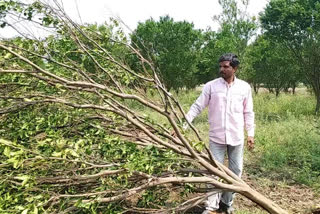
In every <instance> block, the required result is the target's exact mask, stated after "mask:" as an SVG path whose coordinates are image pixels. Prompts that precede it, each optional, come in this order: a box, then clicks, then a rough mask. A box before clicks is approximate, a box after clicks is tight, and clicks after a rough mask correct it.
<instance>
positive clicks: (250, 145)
mask: <svg viewBox="0 0 320 214" xmlns="http://www.w3.org/2000/svg"><path fill="white" fill-rule="evenodd" d="M247 144H248V149H249V151H252V150H253V149H254V138H253V137H248V138H247Z"/></svg>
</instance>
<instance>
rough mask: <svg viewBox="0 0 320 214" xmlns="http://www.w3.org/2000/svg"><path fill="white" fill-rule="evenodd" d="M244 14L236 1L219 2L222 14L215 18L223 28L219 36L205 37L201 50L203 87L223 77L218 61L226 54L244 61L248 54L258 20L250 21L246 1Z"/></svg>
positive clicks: (205, 35) (206, 35)
mask: <svg viewBox="0 0 320 214" xmlns="http://www.w3.org/2000/svg"><path fill="white" fill-rule="evenodd" d="M242 3H243V5H242V6H243V7H244V10H242V9H240V8H239V6H238V3H237V1H235V0H219V4H220V5H221V7H222V13H221V14H220V15H218V16H214V21H216V22H218V23H219V25H220V27H219V29H218V31H217V32H214V31H211V30H208V31H207V32H205V33H204V42H203V43H204V46H203V48H202V50H201V61H200V63H199V65H198V66H199V73H198V75H199V76H201V77H202V78H201V83H205V82H207V81H209V80H212V79H213V78H215V77H218V76H219V73H218V71H219V67H218V63H217V59H219V57H220V56H221V55H222V54H224V53H226V52H233V53H236V54H237V55H238V56H239V58H240V59H242V57H243V54H244V53H245V51H246V48H247V45H248V43H249V40H250V39H251V38H252V37H253V36H254V35H255V32H256V28H257V23H256V20H255V17H249V16H248V14H247V12H246V7H247V5H248V4H249V1H243V2H242Z"/></svg>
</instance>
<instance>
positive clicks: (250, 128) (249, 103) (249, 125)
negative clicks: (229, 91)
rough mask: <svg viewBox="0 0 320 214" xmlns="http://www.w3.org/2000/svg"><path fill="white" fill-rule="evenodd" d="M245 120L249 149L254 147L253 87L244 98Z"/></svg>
mask: <svg viewBox="0 0 320 214" xmlns="http://www.w3.org/2000/svg"><path fill="white" fill-rule="evenodd" d="M243 114H244V122H245V128H246V131H247V134H248V139H247V144H248V148H249V150H252V149H253V148H254V128H255V124H254V112H253V99H252V92H251V88H249V90H248V93H247V96H246V98H245V100H244V112H243Z"/></svg>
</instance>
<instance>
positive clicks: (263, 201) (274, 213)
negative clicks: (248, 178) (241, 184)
mask: <svg viewBox="0 0 320 214" xmlns="http://www.w3.org/2000/svg"><path fill="white" fill-rule="evenodd" d="M241 194H242V195H244V196H245V197H247V198H249V199H250V200H252V201H254V202H255V203H257V204H258V205H260V206H261V207H263V208H264V209H265V210H266V211H268V212H269V213H271V214H288V212H287V211H285V210H283V209H282V208H281V207H279V206H278V205H277V204H276V203H274V202H273V201H271V200H270V199H268V198H266V197H265V196H263V195H261V194H260V193H258V192H257V191H255V190H253V189H251V188H250V187H247V188H246V190H245V191H244V192H241Z"/></svg>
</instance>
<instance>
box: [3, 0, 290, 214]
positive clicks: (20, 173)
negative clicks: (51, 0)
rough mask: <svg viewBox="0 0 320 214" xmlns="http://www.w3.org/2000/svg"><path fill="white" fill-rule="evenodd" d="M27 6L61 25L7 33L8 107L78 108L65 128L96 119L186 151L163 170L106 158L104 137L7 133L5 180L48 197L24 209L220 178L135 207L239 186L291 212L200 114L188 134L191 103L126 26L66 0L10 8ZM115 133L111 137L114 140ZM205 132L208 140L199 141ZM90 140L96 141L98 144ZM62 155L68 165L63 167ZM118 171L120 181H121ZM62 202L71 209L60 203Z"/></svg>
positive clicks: (141, 143) (95, 123) (102, 200)
mask: <svg viewBox="0 0 320 214" xmlns="http://www.w3.org/2000/svg"><path fill="white" fill-rule="evenodd" d="M21 11H29V12H30V13H26V14H27V17H26V19H28V20H31V21H32V18H33V17H37V16H38V17H39V16H40V18H41V20H42V23H40V24H41V26H45V27H49V28H51V29H52V28H53V29H54V31H55V34H54V35H53V36H49V37H47V38H45V39H39V40H35V39H28V38H25V39H20V38H17V39H14V40H2V41H1V43H0V49H1V50H2V53H1V55H2V56H3V59H4V60H3V61H2V68H1V69H0V74H1V76H2V78H3V79H2V81H3V82H2V83H1V84H2V86H3V88H4V90H5V93H2V95H1V100H2V101H1V109H0V112H1V115H7V114H11V113H14V112H21V111H23V110H24V109H26V108H32V107H39V106H40V107H41V106H44V107H45V108H56V110H59V111H60V110H61V111H63V110H68V109H76V110H77V111H78V114H77V120H74V121H73V122H72V124H63V125H60V126H57V129H61V128H63V127H74V126H76V125H83V124H85V127H94V128H95V130H102V131H103V132H106V133H108V134H109V136H120V137H121V138H122V139H125V141H119V140H118V138H117V140H118V141H117V142H118V143H119V142H120V143H121V142H122V143H127V142H130V143H134V144H136V145H137V146H138V147H134V148H135V149H138V150H139V149H142V148H148V149H149V150H148V151H149V152H152V151H155V152H159V151H160V152H164V153H165V152H167V153H166V154H168V153H170V154H172V153H173V154H174V155H175V157H176V158H177V159H180V160H181V161H179V164H177V165H175V166H173V167H172V168H170V169H168V168H167V169H165V167H163V166H162V169H161V170H160V171H158V172H157V173H153V172H154V171H153V170H148V169H146V168H145V169H142V170H141V169H140V170H139V169H133V168H130V167H129V166H128V165H126V160H123V159H117V158H116V157H114V159H113V160H112V161H111V160H110V159H109V162H104V161H101V160H103V154H101V153H99V152H98V150H99V149H101V146H102V145H103V143H101V144H99V146H98V147H95V146H94V145H89V147H88V146H87V147H86V145H83V142H81V141H80V142H79V141H77V142H75V143H74V145H73V144H72V145H71V143H70V142H63V141H50V140H48V139H47V138H46V136H45V135H46V133H45V132H42V131H41V129H39V130H40V131H39V130H38V131H37V132H35V133H36V134H34V136H32V137H33V140H34V141H33V142H35V144H34V148H33V147H32V146H31V147H30V144H31V143H30V144H28V143H27V142H19V141H17V142H11V141H8V140H1V141H0V145H1V152H2V157H1V159H2V160H3V164H1V167H0V170H1V171H2V177H3V180H4V181H5V182H4V185H5V187H7V186H8V185H13V186H14V188H16V189H20V190H21V188H22V189H24V191H25V192H28V193H30V195H31V193H32V194H34V193H36V195H38V196H39V199H40V198H41V204H39V205H37V206H33V207H28V208H23V209H22V210H23V211H25V212H28V210H31V209H34V210H36V209H38V208H37V207H41V209H43V210H46V211H50V212H62V211H63V212H65V213H66V212H74V211H76V210H77V209H80V208H81V207H85V206H96V207H99V206H100V205H101V204H108V203H110V202H115V201H123V200H128V199H132V196H135V195H139V194H140V193H142V192H143V191H146V190H147V189H152V188H154V187H158V186H164V187H166V185H168V184H211V185H213V186H214V188H213V189H211V191H208V192H206V193H203V194H200V195H197V196H196V197H194V198H191V199H188V200H187V201H185V202H182V203H181V204H180V205H178V206H171V207H161V208H158V209H153V210H151V209H142V208H139V209H138V208H134V207H130V206H128V208H127V209H128V210H132V211H136V212H148V213H150V212H158V213H159V212H162V213H163V212H173V211H181V212H183V211H185V210H188V209H189V208H191V207H193V206H196V205H197V204H199V203H201V202H202V201H204V200H205V199H206V198H207V197H208V196H209V195H211V194H214V193H216V192H217V191H222V190H230V191H234V192H237V193H240V194H242V195H244V196H245V197H247V198H249V199H250V200H252V201H254V202H255V203H257V204H258V205H259V206H261V207H262V208H263V209H265V210H267V211H268V212H269V213H287V212H286V211H284V210H283V209H281V208H280V207H279V206H278V205H277V204H275V203H274V202H272V201H271V200H269V199H267V198H266V197H264V196H263V195H261V194H260V193H258V192H257V191H255V190H254V189H252V188H250V187H249V186H248V185H247V184H246V183H245V182H244V181H243V180H241V179H240V178H238V177H237V176H236V175H234V174H233V173H232V172H231V171H230V170H229V169H228V168H227V167H225V166H224V165H222V164H220V163H218V162H216V161H215V160H214V159H213V158H212V156H211V154H210V152H209V150H208V149H207V148H206V146H205V143H203V142H202V139H201V138H200V136H199V133H198V131H197V130H196V128H195V127H194V126H193V125H192V124H189V126H190V127H191V129H192V131H193V133H194V134H193V135H194V136H197V139H196V140H194V139H190V138H188V137H187V135H186V134H185V133H184V131H183V129H182V123H183V121H185V120H184V117H185V113H184V111H183V108H182V106H181V105H180V104H179V102H178V101H177V99H176V98H175V97H174V96H173V95H172V94H170V93H169V92H168V91H167V90H166V88H165V86H164V85H163V84H162V82H161V80H160V79H159V77H158V73H157V71H156V68H154V66H153V64H152V62H151V61H149V60H148V59H146V58H144V57H143V56H142V55H141V54H140V53H139V51H138V50H136V49H134V48H133V47H132V46H131V45H130V44H129V42H128V41H127V40H126V38H125V37H124V36H119V35H122V34H121V33H118V34H115V33H114V31H115V30H116V28H112V27H110V28H107V27H100V28H99V27H97V26H92V25H79V24H77V23H76V22H74V21H72V20H71V19H70V18H69V17H68V16H67V15H66V14H65V13H64V10H63V8H61V6H60V5H59V4H55V5H47V4H44V3H41V2H36V3H34V4H32V5H23V4H19V3H16V4H11V5H9V4H8V6H7V7H6V8H5V9H4V10H3V11H2V13H6V14H11V13H14V12H20V13H21ZM35 14H37V16H36V15H35ZM11 26H14V25H13V24H11ZM21 34H22V33H21ZM127 56H129V58H130V56H135V57H136V58H138V59H139V61H138V62H139V64H140V66H139V67H140V68H141V70H139V71H135V70H132V69H131V68H130V66H129V65H128V64H130V62H129V61H128V57H127ZM145 88H147V89H148V90H145ZM43 111H44V110H43ZM172 130H173V131H174V133H175V135H174V136H172V135H171V133H172ZM73 136H77V134H74V135H73ZM115 138H116V137H110V139H109V140H110V142H112V139H115ZM198 142H200V144H201V145H202V146H203V147H204V149H203V150H201V149H199V148H198V147H197V145H196V144H197V143H198ZM36 144H40V145H36ZM47 145H51V146H55V148H60V147H61V148H63V150H62V149H61V150H56V151H54V152H42V150H41V149H39V148H43V147H45V146H47ZM90 146H92V147H90ZM79 148H83V149H79ZM84 148H86V149H90V152H89V153H90V154H88V152H86V151H85V149H84ZM91 150H95V151H96V153H95V152H92V151H91ZM46 151H47V150H46ZM126 152H130V151H125V152H124V153H126ZM92 154H94V155H96V157H95V156H92ZM98 154H100V155H101V156H97V155H98ZM119 157H122V156H119ZM89 158H91V159H89ZM137 161H139V160H137ZM62 165H63V166H64V167H63V168H60V166H62ZM186 166H187V167H188V169H186ZM148 167H149V168H150V167H154V166H153V165H148ZM49 169H50V170H49ZM34 172H37V173H36V174H34ZM39 172H41V173H39ZM148 172H151V173H148ZM117 179H119V182H116V181H115V180H117ZM41 194H43V195H41ZM44 195H45V196H44ZM7 200H9V199H7ZM129 204H130V203H129ZM61 207H64V208H63V210H59V209H60V208H61ZM34 212H36V211H34Z"/></svg>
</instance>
